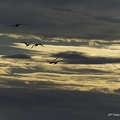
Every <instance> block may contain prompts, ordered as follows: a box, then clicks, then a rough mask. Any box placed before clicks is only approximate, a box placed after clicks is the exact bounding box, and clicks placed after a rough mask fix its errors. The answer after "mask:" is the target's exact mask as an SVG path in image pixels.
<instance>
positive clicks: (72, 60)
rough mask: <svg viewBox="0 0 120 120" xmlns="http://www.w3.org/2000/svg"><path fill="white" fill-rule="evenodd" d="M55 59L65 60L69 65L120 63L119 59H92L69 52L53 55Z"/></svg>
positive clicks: (81, 54)
mask: <svg viewBox="0 0 120 120" xmlns="http://www.w3.org/2000/svg"><path fill="white" fill-rule="evenodd" d="M52 56H53V57H60V58H64V62H66V63H69V64H106V63H120V59H119V58H107V57H90V56H87V55H85V54H83V53H79V52H74V51H67V52H60V53H57V54H54V55H52Z"/></svg>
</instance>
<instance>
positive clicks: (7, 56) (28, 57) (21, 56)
mask: <svg viewBox="0 0 120 120" xmlns="http://www.w3.org/2000/svg"><path fill="white" fill-rule="evenodd" d="M2 58H11V59H31V57H30V56H29V55H25V54H15V55H5V56H2Z"/></svg>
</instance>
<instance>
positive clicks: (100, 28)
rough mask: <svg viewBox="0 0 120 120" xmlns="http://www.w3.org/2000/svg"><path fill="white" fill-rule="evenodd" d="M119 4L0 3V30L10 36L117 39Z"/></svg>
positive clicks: (103, 0)
mask: <svg viewBox="0 0 120 120" xmlns="http://www.w3.org/2000/svg"><path fill="white" fill-rule="evenodd" d="M119 3H120V2H119V1H118V0H116V1H113V0H97V1H95V0H91V2H89V1H88V0H85V1H83V0H74V1H68V0H65V1H63V0H62V1H59V0H51V1H49V0H45V1H43V0H40V1H38V0H36V1H33V0H30V1H29V2H28V1H24V2H23V1H22V0H21V1H8V0H7V1H6V2H4V1H1V4H0V8H1V11H0V13H1V15H2V16H1V18H2V19H1V23H0V25H1V28H0V30H1V31H2V33H12V34H18V33H19V34H26V35H27V34H31V35H45V36H57V37H72V38H82V39H106V40H108V39H110V40H113V39H119V38H120V35H119V33H120V29H119V28H120V25H119V23H120V17H119V13H120V9H119ZM21 6H22V9H21ZM101 6H102V9H101ZM25 22H27V23H28V24H27V25H26V26H20V27H18V28H17V29H16V28H11V27H9V25H11V24H15V23H25Z"/></svg>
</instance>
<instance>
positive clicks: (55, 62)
mask: <svg viewBox="0 0 120 120" xmlns="http://www.w3.org/2000/svg"><path fill="white" fill-rule="evenodd" d="M58 58H59V57H57V58H55V59H54V60H52V61H47V62H49V63H50V64H57V63H58V62H59V61H56V60H57V59H58Z"/></svg>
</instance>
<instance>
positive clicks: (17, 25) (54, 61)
mask: <svg viewBox="0 0 120 120" xmlns="http://www.w3.org/2000/svg"><path fill="white" fill-rule="evenodd" d="M20 25H27V23H23V24H22V23H17V24H13V25H10V27H19V26H20ZM21 43H24V44H25V45H26V46H30V45H32V46H31V49H32V48H33V47H35V46H38V45H40V46H42V47H44V45H43V44H42V43H35V44H32V41H30V42H21ZM58 58H59V57H56V58H55V59H53V60H52V61H47V62H48V63H49V64H57V63H58V62H60V61H58V60H57V59H58ZM56 60H57V61H56Z"/></svg>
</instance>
